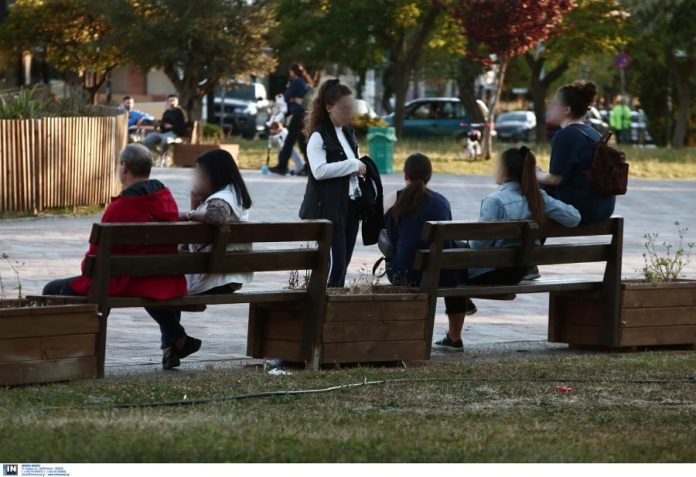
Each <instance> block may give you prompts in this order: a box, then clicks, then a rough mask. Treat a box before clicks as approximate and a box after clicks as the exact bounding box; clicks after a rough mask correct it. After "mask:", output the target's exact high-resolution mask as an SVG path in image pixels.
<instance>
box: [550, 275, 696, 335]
mask: <svg viewBox="0 0 696 477" xmlns="http://www.w3.org/2000/svg"><path fill="white" fill-rule="evenodd" d="M601 304H602V303H601V297H600V296H598V294H597V293H590V292H555V293H551V296H550V306H549V341H552V342H559V343H568V344H571V345H580V346H599V345H600V344H601V341H600V328H599V325H600V320H602V319H603V313H602V309H601ZM688 344H696V281H679V282H672V283H656V284H653V283H644V282H638V281H625V282H623V283H622V284H621V320H620V325H619V347H621V348H628V347H635V346H662V345H688Z"/></svg>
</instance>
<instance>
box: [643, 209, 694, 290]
mask: <svg viewBox="0 0 696 477" xmlns="http://www.w3.org/2000/svg"><path fill="white" fill-rule="evenodd" d="M674 225H676V227H677V234H678V236H679V244H678V245H677V246H676V248H675V247H674V246H673V245H672V244H671V243H669V242H666V241H665V242H662V250H663V251H664V252H663V253H664V254H661V253H660V251H659V250H658V248H659V246H658V245H657V241H658V238H659V234H658V233H648V234H645V235H643V238H644V239H645V244H644V247H645V253H643V259H644V260H645V265H644V266H643V269H642V270H641V272H642V274H643V279H644V280H645V281H646V282H649V283H660V282H673V281H676V280H679V279H680V278H684V276H683V275H682V271H683V270H684V268H686V267H687V265H689V262H690V261H691V252H692V250H693V248H694V246H695V245H696V244H694V243H693V242H688V243H684V239H685V238H686V232H688V231H689V229H688V228H686V227H682V226H681V225H679V222H675V223H674ZM673 249H674V252H672V250H673Z"/></svg>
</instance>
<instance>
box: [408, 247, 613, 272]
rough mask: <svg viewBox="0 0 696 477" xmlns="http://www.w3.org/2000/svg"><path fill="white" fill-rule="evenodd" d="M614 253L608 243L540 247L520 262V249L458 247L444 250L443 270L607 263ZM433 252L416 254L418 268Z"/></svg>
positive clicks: (425, 264) (420, 268) (424, 251)
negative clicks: (526, 259) (526, 261)
mask: <svg viewBox="0 0 696 477" xmlns="http://www.w3.org/2000/svg"><path fill="white" fill-rule="evenodd" d="M610 254H611V246H610V245H607V244H573V245H545V246H537V247H534V249H533V250H532V251H531V253H530V255H529V261H528V263H521V262H520V251H519V248H515V247H510V248H490V249H467V248H456V249H448V250H443V251H442V263H441V267H440V269H441V270H464V269H467V268H487V267H491V268H503V267H518V266H527V265H556V264H566V263H587V262H604V261H606V260H607V259H608V258H609V256H610ZM429 255H430V252H429V251H427V250H420V251H419V252H418V254H417V255H416V263H415V268H416V269H417V270H423V269H424V268H425V267H427V260H428V258H429Z"/></svg>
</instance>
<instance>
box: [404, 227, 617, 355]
mask: <svg viewBox="0 0 696 477" xmlns="http://www.w3.org/2000/svg"><path fill="white" fill-rule="evenodd" d="M599 236H608V238H606V239H605V240H603V241H600V242H597V241H593V242H591V243H588V242H586V241H585V242H576V241H572V242H571V243H561V244H551V243H546V244H545V245H539V244H538V240H539V239H541V238H547V239H553V238H569V239H576V238H581V237H594V240H597V237H599ZM422 237H423V240H425V241H427V242H428V243H429V244H430V249H429V250H421V251H419V252H418V254H417V256H416V263H415V268H416V269H418V270H421V271H422V272H423V278H422V281H421V286H420V290H421V291H422V292H424V293H427V294H428V295H429V300H430V316H429V323H428V329H429V339H428V340H427V343H428V347H430V346H432V334H433V326H434V320H435V306H436V303H437V298H438V297H452V296H462V297H471V298H493V299H496V298H500V297H501V296H504V295H510V294H519V293H547V292H558V291H592V292H596V293H597V294H599V296H600V298H601V299H600V302H601V303H602V307H601V308H602V310H601V312H602V313H603V317H602V320H601V330H600V333H601V340H602V344H603V346H605V347H607V348H610V349H611V348H615V347H617V346H618V328H619V316H620V306H621V303H620V286H621V259H622V247H623V218H621V217H612V218H611V219H608V220H606V221H604V222H601V223H597V224H591V225H584V226H580V227H577V228H566V227H562V226H560V225H558V224H555V223H551V222H549V223H546V224H544V225H543V226H541V227H539V226H538V225H537V224H536V223H535V222H533V221H519V222H487V223H482V222H472V223H469V222H428V223H426V224H425V226H424V227H423V236H422ZM453 240H457V241H460V240H518V241H520V243H521V245H520V246H517V247H509V248H489V249H468V248H454V249H444V244H445V243H446V242H448V241H453ZM588 262H605V263H606V265H605V268H604V275H603V277H602V279H601V280H599V279H597V280H587V279H563V280H541V279H540V280H534V281H525V282H522V283H520V284H519V285H509V286H507V285H506V286H502V285H500V286H475V285H461V286H459V287H456V288H444V287H440V286H439V283H438V282H439V277H440V272H441V271H443V270H463V269H467V268H476V267H490V268H502V267H526V266H534V265H560V264H574V263H588ZM553 326H557V323H550V328H553ZM549 336H550V337H551V336H553V329H550V330H549ZM428 351H430V350H428ZM428 355H429V352H428Z"/></svg>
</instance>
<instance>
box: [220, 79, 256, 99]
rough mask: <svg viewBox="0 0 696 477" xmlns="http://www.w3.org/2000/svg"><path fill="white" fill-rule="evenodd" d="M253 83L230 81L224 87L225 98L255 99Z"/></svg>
mask: <svg viewBox="0 0 696 477" xmlns="http://www.w3.org/2000/svg"><path fill="white" fill-rule="evenodd" d="M254 92H255V91H254V85H253V84H249V83H232V84H229V85H227V86H226V87H225V90H224V93H225V98H230V99H242V100H246V101H255V100H256V97H255V96H254Z"/></svg>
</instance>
